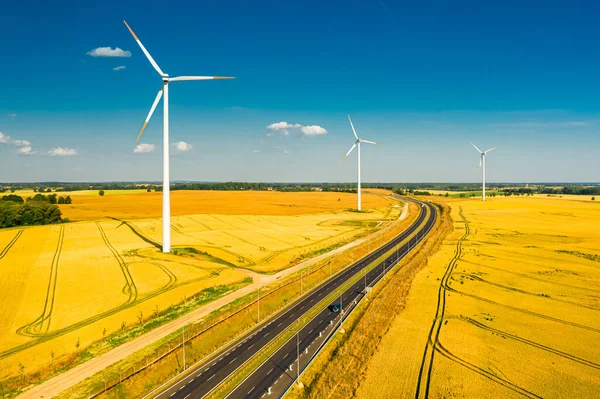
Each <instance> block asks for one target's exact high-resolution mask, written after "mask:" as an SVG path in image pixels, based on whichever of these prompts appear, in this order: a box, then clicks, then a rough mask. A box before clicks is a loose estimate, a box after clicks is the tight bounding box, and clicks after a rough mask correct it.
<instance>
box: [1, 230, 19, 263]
mask: <svg viewBox="0 0 600 399" xmlns="http://www.w3.org/2000/svg"><path fill="white" fill-rule="evenodd" d="M23 231H24V230H23V229H21V230H19V231H17V234H15V236H14V237H13V239H12V240H10V242H9V243H8V244H6V246H5V247H4V249H3V250H2V252H0V260H1V259H2V258H4V257H5V256H6V254H7V253H8V251H10V249H11V248H12V247H13V245H15V243H16V242H17V240H18V239H19V237H21V234H23Z"/></svg>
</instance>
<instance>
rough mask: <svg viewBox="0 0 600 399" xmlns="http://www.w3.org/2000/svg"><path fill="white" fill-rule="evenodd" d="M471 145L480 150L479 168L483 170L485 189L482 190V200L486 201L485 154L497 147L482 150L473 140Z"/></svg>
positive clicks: (482, 179)
mask: <svg viewBox="0 0 600 399" xmlns="http://www.w3.org/2000/svg"><path fill="white" fill-rule="evenodd" d="M470 143H471V145H472V146H473V147H475V149H476V150H477V151H479V154H480V157H479V169H480V170H481V181H482V185H483V191H482V192H481V200H482V201H485V154H487V153H488V152H490V151H492V150H495V149H496V147H492V148H490V149H489V150H487V151H481V150H480V149H479V148H477V146H476V145H475V144H473V142H471V141H470Z"/></svg>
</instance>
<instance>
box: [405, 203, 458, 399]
mask: <svg viewBox="0 0 600 399" xmlns="http://www.w3.org/2000/svg"><path fill="white" fill-rule="evenodd" d="M458 214H459V216H460V218H461V219H462V222H463V223H464V225H465V234H463V236H462V237H461V238H460V239H459V240H458V242H457V244H456V250H455V252H454V257H453V258H452V260H451V261H450V263H449V264H448V267H447V268H446V272H445V273H444V276H443V277H442V281H441V283H440V286H439V288H438V297H437V309H436V311H435V317H434V318H433V322H432V323H431V328H430V330H429V336H428V338H427V343H426V344H425V350H424V351H423V357H422V358H421V367H420V368H419V378H418V380H417V386H416V389H415V399H420V398H421V397H424V398H428V397H429V387H430V384H431V373H432V370H433V358H434V354H435V351H436V345H437V343H438V338H439V336H440V331H441V329H442V324H443V319H444V313H445V312H446V290H445V287H446V282H447V281H448V279H449V278H450V275H451V274H452V271H453V270H454V268H455V267H456V264H457V262H458V260H459V259H460V258H461V256H462V243H463V241H465V240H466V239H467V237H468V236H469V221H468V220H467V219H466V218H465V217H464V215H463V210H462V207H460V208H459V212H458Z"/></svg>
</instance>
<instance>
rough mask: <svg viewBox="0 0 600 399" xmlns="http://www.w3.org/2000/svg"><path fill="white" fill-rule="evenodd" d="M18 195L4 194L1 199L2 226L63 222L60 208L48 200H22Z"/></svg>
mask: <svg viewBox="0 0 600 399" xmlns="http://www.w3.org/2000/svg"><path fill="white" fill-rule="evenodd" d="M6 197H19V196H17V195H11V196H6V195H5V196H3V197H2V200H1V201H0V228H2V227H14V226H34V225H41V224H54V223H62V222H64V221H67V219H64V220H63V219H62V213H61V211H60V208H59V207H58V206H56V205H54V204H51V203H50V202H48V201H34V200H31V201H27V202H25V201H23V198H21V197H19V198H21V200H20V201H18V200H16V199H15V198H8V199H7V198H6Z"/></svg>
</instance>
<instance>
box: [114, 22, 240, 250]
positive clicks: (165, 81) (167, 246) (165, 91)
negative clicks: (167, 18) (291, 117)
mask: <svg viewBox="0 0 600 399" xmlns="http://www.w3.org/2000/svg"><path fill="white" fill-rule="evenodd" d="M123 22H125V26H127V29H129V32H131V35H132V36H133V38H134V39H135V41H136V42H137V44H139V46H140V48H141V49H142V51H143V52H144V54H145V55H146V58H148V61H150V64H152V66H153V67H154V69H155V70H156V72H158V74H159V75H160V77H161V79H162V87H161V88H160V90H159V91H158V94H157V95H156V98H155V99H154V103H153V104H152V108H150V112H149V113H148V116H147V117H146V120H145V121H144V124H143V125H142V128H141V129H140V133H139V134H138V136H137V139H136V142H137V141H138V140H139V139H140V137H141V136H142V133H143V132H144V129H145V128H146V125H147V124H148V121H149V120H150V118H151V117H152V113H154V109H155V108H156V106H157V105H158V102H159V101H160V98H161V97H162V96H163V95H164V97H165V98H164V101H163V105H164V108H163V194H162V195H163V198H162V206H163V209H162V236H163V237H162V238H163V242H162V251H163V252H171V197H170V181H169V82H182V81H185V80H217V79H234V78H233V77H229V76H178V77H175V78H170V77H169V75H167V74H166V73H164V72H163V71H162V70H161V69H160V67H159V66H158V64H157V63H156V62H155V61H154V59H153V58H152V56H151V55H150V53H149V52H148V50H146V48H145V47H144V45H143V44H142V42H141V41H140V39H138V37H137V36H136V35H135V33H133V30H132V29H131V28H130V27H129V25H128V24H127V22H126V21H123Z"/></svg>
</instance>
